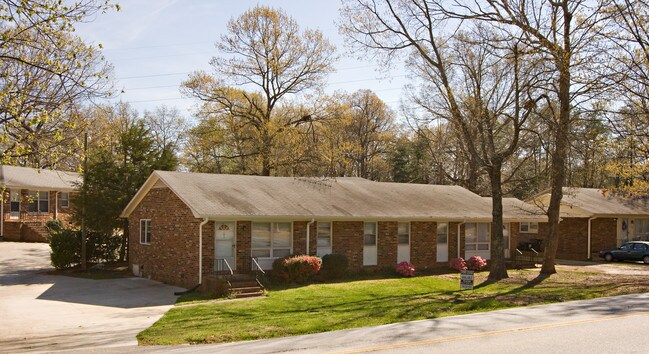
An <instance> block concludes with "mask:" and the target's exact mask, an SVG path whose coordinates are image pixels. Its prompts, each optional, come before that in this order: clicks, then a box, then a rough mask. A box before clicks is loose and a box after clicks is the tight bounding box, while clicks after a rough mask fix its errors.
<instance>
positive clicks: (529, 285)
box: [475, 273, 552, 294]
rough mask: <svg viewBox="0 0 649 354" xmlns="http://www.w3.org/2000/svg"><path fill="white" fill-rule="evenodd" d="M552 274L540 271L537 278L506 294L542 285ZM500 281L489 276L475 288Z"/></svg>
mask: <svg viewBox="0 0 649 354" xmlns="http://www.w3.org/2000/svg"><path fill="white" fill-rule="evenodd" d="M551 276H552V274H543V273H539V275H538V276H536V278H534V279H532V280H530V281H528V282H527V283H525V284H523V285H522V286H519V287H518V288H515V289H512V290H510V291H508V292H507V293H506V294H516V293H520V292H521V291H524V290H527V289H531V288H533V287H535V286H537V285H540V284H541V283H543V281H545V280H546V279H549V278H550V277H551ZM498 282H499V280H493V279H488V278H487V280H485V281H483V282H482V283H480V284H478V285H476V286H475V289H480V288H484V287H486V286H489V285H493V284H496V283H498Z"/></svg>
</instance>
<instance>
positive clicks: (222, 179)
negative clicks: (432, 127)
mask: <svg viewBox="0 0 649 354" xmlns="http://www.w3.org/2000/svg"><path fill="white" fill-rule="evenodd" d="M159 182H162V183H164V185H166V186H167V187H169V188H170V189H171V190H172V191H173V192H174V193H176V195H178V197H179V198H180V199H182V200H183V201H184V202H185V203H186V204H187V206H188V207H189V208H190V209H191V210H192V212H193V214H194V216H195V217H200V218H228V217H230V218H234V217H236V218H241V217H243V218H292V219H295V218H319V219H350V220H351V219H381V220H390V219H403V220H406V219H411V220H484V221H488V220H491V207H490V205H489V204H488V202H487V201H485V200H484V199H483V198H482V197H480V196H479V195H477V194H474V193H472V192H470V191H468V190H466V189H464V188H461V187H457V186H439V185H429V184H406V183H386V182H373V181H369V180H366V179H362V178H351V177H342V178H341V177H339V178H336V179H328V180H325V179H318V178H293V177H261V176H242V175H221V174H206V173H182V172H168V171H155V172H154V173H153V174H152V175H151V177H149V180H147V183H145V185H144V186H143V188H142V189H141V190H140V191H139V192H138V195H136V197H135V198H134V199H133V200H132V201H131V203H129V205H128V206H127V207H126V209H125V210H124V212H123V213H122V216H123V217H128V215H129V214H130V213H131V211H132V210H133V209H134V208H135V206H137V204H138V203H139V201H140V200H141V198H143V194H146V192H148V189H149V188H151V187H152V186H153V185H155V184H156V183H159Z"/></svg>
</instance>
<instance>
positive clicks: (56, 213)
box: [54, 192, 60, 220]
mask: <svg viewBox="0 0 649 354" xmlns="http://www.w3.org/2000/svg"><path fill="white" fill-rule="evenodd" d="M59 193H60V192H54V220H57V219H58V218H59Z"/></svg>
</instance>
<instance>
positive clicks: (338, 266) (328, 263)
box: [272, 254, 349, 284]
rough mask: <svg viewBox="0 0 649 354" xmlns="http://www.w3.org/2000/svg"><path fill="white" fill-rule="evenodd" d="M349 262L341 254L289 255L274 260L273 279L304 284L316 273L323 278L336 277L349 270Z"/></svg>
mask: <svg viewBox="0 0 649 354" xmlns="http://www.w3.org/2000/svg"><path fill="white" fill-rule="evenodd" d="M348 265H349V262H348V261H347V257H346V256H344V255H341V254H328V255H325V256H324V257H322V259H320V258H319V257H315V256H306V255H289V256H286V257H284V258H279V259H276V260H275V261H274V262H273V272H272V279H273V280H274V281H277V282H285V283H296V284H304V283H307V282H310V281H312V280H313V279H314V278H315V277H316V275H318V276H320V277H321V278H322V279H335V278H339V277H341V276H343V275H344V274H345V272H347V268H348Z"/></svg>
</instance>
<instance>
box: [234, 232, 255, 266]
mask: <svg viewBox="0 0 649 354" xmlns="http://www.w3.org/2000/svg"><path fill="white" fill-rule="evenodd" d="M251 237H252V222H251V221H238V222H237V269H238V270H241V271H246V270H249V269H250V261H251V259H250V258H251V254H250V247H251Z"/></svg>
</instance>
